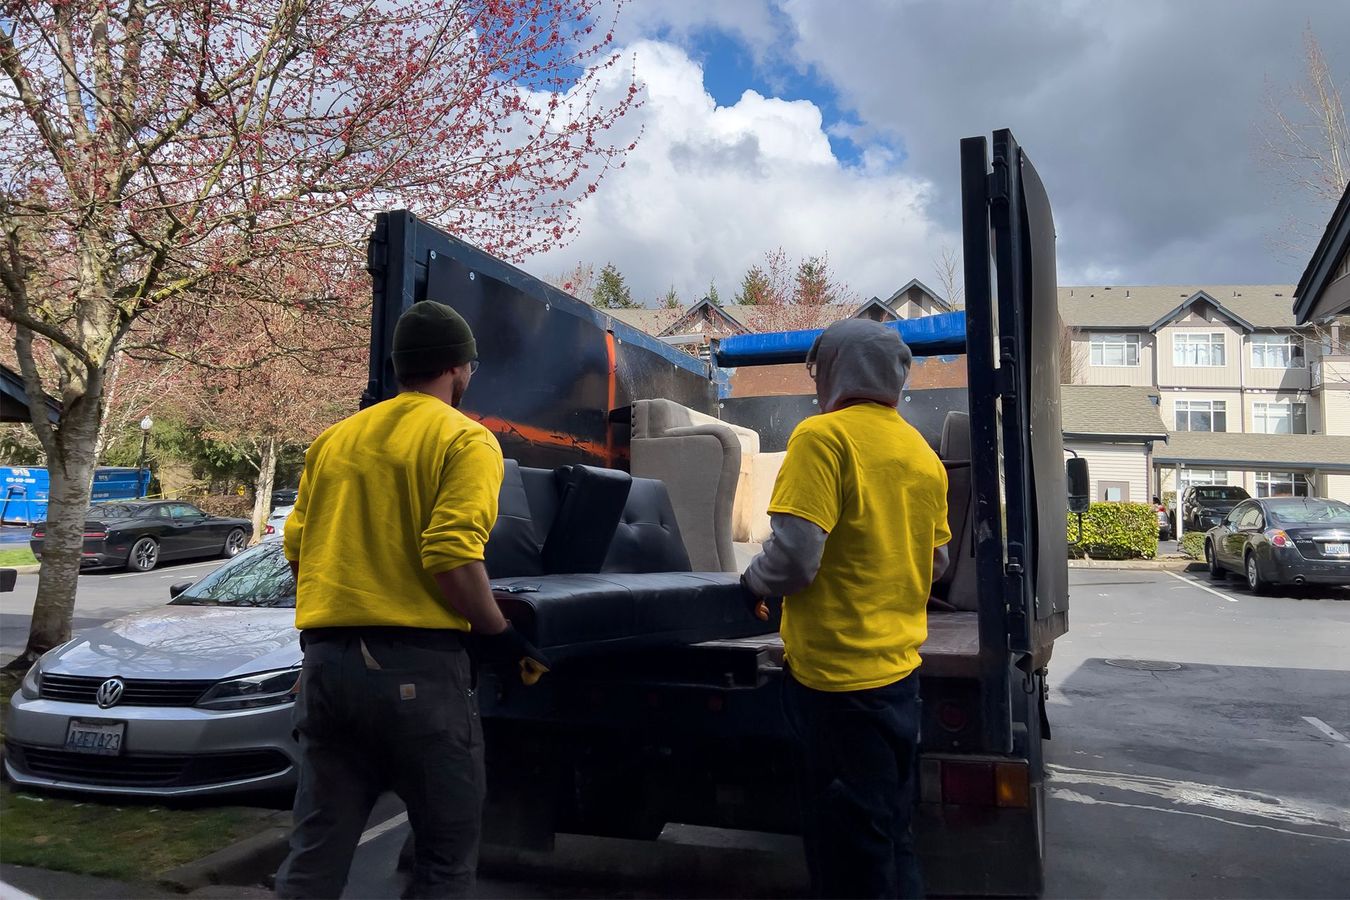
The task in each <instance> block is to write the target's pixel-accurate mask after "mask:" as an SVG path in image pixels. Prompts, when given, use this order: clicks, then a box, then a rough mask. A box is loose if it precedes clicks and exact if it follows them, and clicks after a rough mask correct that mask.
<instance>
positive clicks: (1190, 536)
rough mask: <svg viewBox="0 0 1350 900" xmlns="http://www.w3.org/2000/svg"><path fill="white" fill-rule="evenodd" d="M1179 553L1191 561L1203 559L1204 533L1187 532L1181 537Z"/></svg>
mask: <svg viewBox="0 0 1350 900" xmlns="http://www.w3.org/2000/svg"><path fill="white" fill-rule="evenodd" d="M1181 552H1182V553H1184V554H1186V555H1187V556H1189V557H1190V558H1191V559H1204V558H1205V533H1204V532H1203V531H1188V532H1186V533H1185V534H1183V535H1182V536H1181Z"/></svg>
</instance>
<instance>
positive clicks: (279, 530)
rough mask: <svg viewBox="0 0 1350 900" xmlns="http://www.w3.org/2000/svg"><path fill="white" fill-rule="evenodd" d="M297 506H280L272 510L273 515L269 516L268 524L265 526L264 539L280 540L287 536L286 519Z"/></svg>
mask: <svg viewBox="0 0 1350 900" xmlns="http://www.w3.org/2000/svg"><path fill="white" fill-rule="evenodd" d="M294 510H295V506H294V505H291V506H278V507H277V508H276V509H274V510H272V515H270V516H268V518H267V524H266V525H265V526H263V538H262V539H263V540H264V541H279V540H281V539H282V538H284V537H285V536H286V520H287V519H289V518H290V517H291V513H292V512H293V511H294Z"/></svg>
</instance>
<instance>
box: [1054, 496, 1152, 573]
mask: <svg viewBox="0 0 1350 900" xmlns="http://www.w3.org/2000/svg"><path fill="white" fill-rule="evenodd" d="M1069 555H1070V556H1072V557H1083V556H1088V557H1091V558H1093V559H1152V558H1153V557H1155V556H1157V555H1158V514H1157V511H1156V510H1155V509H1154V508H1153V506H1152V505H1150V504H1147V503H1094V504H1092V506H1091V507H1090V508H1089V509H1088V511H1087V512H1086V513H1084V514H1083V539H1082V541H1081V543H1080V542H1079V540H1078V516H1077V515H1075V514H1073V513H1070V514H1069Z"/></svg>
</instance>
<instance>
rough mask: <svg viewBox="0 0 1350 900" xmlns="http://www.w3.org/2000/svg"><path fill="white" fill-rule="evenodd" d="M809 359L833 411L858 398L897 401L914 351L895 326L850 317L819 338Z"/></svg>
mask: <svg viewBox="0 0 1350 900" xmlns="http://www.w3.org/2000/svg"><path fill="white" fill-rule="evenodd" d="M806 359H807V362H813V361H814V362H815V364H816V400H817V402H819V404H820V409H821V412H834V411H835V410H837V409H841V408H843V407H844V406H846V405H848V404H849V403H853V402H858V401H868V402H872V403H880V404H882V405H883V406H889V407H892V408H894V407H896V406H898V405H899V403H900V391H901V389H903V388H904V386H905V378H906V377H907V376H908V375H909V366H910V363H912V362H913V361H914V355H913V354H912V353H911V352H910V350H909V347H908V346H906V344H905V342H904V341H902V340H901V339H900V333H899V332H898V331H896V330H895V329H893V328H887V327H886V326H885V325H882V324H881V323H880V322H873V321H872V320H870V319H845V320H844V321H842V322H835V323H834V324H833V325H831V326H830V327H829V328H826V329H825V331H824V333H823V334H821V336H820V337H818V338H816V341H815V343H814V344H812V345H811V351H810V353H808V354H807V356H806Z"/></svg>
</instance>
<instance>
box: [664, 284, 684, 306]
mask: <svg viewBox="0 0 1350 900" xmlns="http://www.w3.org/2000/svg"><path fill="white" fill-rule="evenodd" d="M683 305H684V304H683V303H681V302H680V295H679V294H677V293H675V285H673V284H672V285H671V286H670V290H668V291H666V293H665V295H664V296H662V297H661V306H662V307H663V308H664V309H679V308H680V307H682V306H683Z"/></svg>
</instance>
